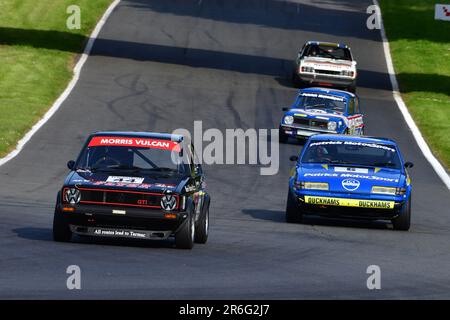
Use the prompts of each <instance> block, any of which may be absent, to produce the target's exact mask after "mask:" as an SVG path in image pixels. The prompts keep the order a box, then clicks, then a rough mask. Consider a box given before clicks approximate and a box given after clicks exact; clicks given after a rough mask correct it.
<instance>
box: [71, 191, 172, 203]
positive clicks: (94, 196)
mask: <svg viewBox="0 0 450 320" xmlns="http://www.w3.org/2000/svg"><path fill="white" fill-rule="evenodd" d="M80 191H81V201H80V203H82V204H83V203H84V204H100V205H118V206H133V207H145V208H161V204H160V203H161V197H162V196H163V194H158V193H147V192H134V191H119V190H102V189H87V188H86V189H85V188H80Z"/></svg>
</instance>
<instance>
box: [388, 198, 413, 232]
mask: <svg viewBox="0 0 450 320" xmlns="http://www.w3.org/2000/svg"><path fill="white" fill-rule="evenodd" d="M392 224H393V226H394V230H402V231H408V230H409V228H410V226H411V196H410V197H409V199H408V201H407V202H406V203H405V204H404V205H403V207H402V208H401V209H400V214H399V215H398V217H397V218H395V219H392Z"/></svg>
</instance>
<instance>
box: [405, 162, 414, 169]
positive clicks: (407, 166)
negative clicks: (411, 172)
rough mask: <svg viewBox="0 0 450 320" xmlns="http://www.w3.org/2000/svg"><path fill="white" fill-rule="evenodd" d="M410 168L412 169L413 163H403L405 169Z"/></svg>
mask: <svg viewBox="0 0 450 320" xmlns="http://www.w3.org/2000/svg"><path fill="white" fill-rule="evenodd" d="M412 167H414V163H412V162H409V161H406V162H405V168H412Z"/></svg>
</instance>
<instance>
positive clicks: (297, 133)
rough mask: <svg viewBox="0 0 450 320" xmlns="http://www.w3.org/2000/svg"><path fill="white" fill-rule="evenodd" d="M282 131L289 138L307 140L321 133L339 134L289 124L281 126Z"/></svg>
mask: <svg viewBox="0 0 450 320" xmlns="http://www.w3.org/2000/svg"><path fill="white" fill-rule="evenodd" d="M280 130H283V133H284V134H285V135H287V136H289V137H293V138H305V137H310V136H313V135H315V134H321V133H337V132H336V131H329V130H320V129H317V128H310V127H304V126H294V125H287V124H281V125H280Z"/></svg>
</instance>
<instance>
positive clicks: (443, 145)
mask: <svg viewBox="0 0 450 320" xmlns="http://www.w3.org/2000/svg"><path fill="white" fill-rule="evenodd" d="M445 2H448V1H442V0H437V1H436V0H395V1H392V0H381V1H380V6H381V11H382V15H383V20H384V25H385V29H386V34H387V37H388V39H389V44H390V48H391V55H392V59H393V63H394V68H395V72H396V74H397V79H398V82H399V86H400V91H401V93H402V97H403V99H404V101H405V103H406V105H407V106H408V109H409V110H410V112H411V114H412V116H413V118H414V121H415V122H416V124H417V125H418V127H419V129H420V130H421V132H422V134H423V135H424V137H425V139H426V140H427V142H428V143H429V145H430V147H431V148H432V150H433V152H434V154H435V155H436V156H437V157H438V158H439V159H440V160H441V162H442V163H443V164H444V165H445V166H446V168H447V169H449V166H450V21H439V20H434V8H435V4H437V3H445ZM449 7H450V3H449Z"/></svg>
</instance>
